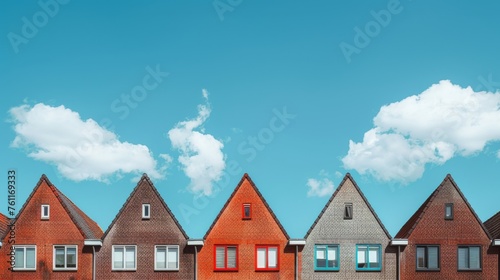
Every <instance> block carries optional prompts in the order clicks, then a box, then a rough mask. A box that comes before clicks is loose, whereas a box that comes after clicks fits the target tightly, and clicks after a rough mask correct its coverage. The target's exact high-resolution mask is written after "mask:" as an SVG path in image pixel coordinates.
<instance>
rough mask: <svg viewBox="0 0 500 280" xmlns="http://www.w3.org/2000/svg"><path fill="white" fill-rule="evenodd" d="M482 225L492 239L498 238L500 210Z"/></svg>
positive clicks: (499, 233) (499, 234)
mask: <svg viewBox="0 0 500 280" xmlns="http://www.w3.org/2000/svg"><path fill="white" fill-rule="evenodd" d="M484 226H485V227H486V229H487V230H488V232H489V233H490V235H491V237H492V238H494V239H499V238H500V211H499V212H498V213H496V214H495V215H493V216H492V217H491V218H489V219H488V220H486V221H485V222H484Z"/></svg>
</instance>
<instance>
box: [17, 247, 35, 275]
mask: <svg viewBox="0 0 500 280" xmlns="http://www.w3.org/2000/svg"><path fill="white" fill-rule="evenodd" d="M13 247H14V250H15V249H17V248H24V266H25V267H24V268H19V267H14V268H13V269H14V270H18V271H36V253H37V250H36V245H15V246H13ZM26 248H35V268H26Z"/></svg>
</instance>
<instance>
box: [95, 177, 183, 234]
mask: <svg viewBox="0 0 500 280" xmlns="http://www.w3.org/2000/svg"><path fill="white" fill-rule="evenodd" d="M143 182H145V183H147V184H148V185H149V186H150V187H151V189H152V190H153V192H154V194H155V195H156V196H157V197H158V199H160V202H161V204H162V205H163V207H165V210H167V213H168V214H169V215H170V216H171V217H172V219H173V220H174V222H175V224H176V225H177V227H178V228H179V229H180V231H181V232H182V234H183V235H184V237H185V238H186V239H189V237H188V235H187V234H186V232H185V231H184V229H183V228H182V226H181V224H180V223H179V221H177V219H176V218H175V215H174V213H172V211H170V208H168V205H167V203H165V201H164V200H163V198H162V197H161V195H160V193H159V192H158V190H157V189H156V187H155V186H154V184H153V182H152V181H151V179H149V177H148V175H147V174H146V173H144V174H142V177H141V179H140V180H139V182H138V183H137V185H136V186H135V188H134V190H133V191H132V193H130V195H129V197H128V198H127V200H126V201H125V203H124V204H123V206H122V208H121V209H120V211H119V212H118V214H116V216H115V218H114V219H113V221H112V222H111V224H110V225H109V227H108V229H107V230H106V232H104V235H103V236H102V240H104V238H106V236H107V235H108V233H109V231H110V230H111V228H113V226H114V225H115V223H116V221H117V220H118V217H120V216H121V214H122V212H123V211H124V210H125V208H126V207H127V205H128V204H129V202H130V200H132V198H133V197H134V195H135V193H136V192H137V190H138V189H139V187H140V186H141V185H142V183H143Z"/></svg>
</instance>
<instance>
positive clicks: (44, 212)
mask: <svg viewBox="0 0 500 280" xmlns="http://www.w3.org/2000/svg"><path fill="white" fill-rule="evenodd" d="M49 215H50V211H49V205H48V204H42V220H48V219H49Z"/></svg>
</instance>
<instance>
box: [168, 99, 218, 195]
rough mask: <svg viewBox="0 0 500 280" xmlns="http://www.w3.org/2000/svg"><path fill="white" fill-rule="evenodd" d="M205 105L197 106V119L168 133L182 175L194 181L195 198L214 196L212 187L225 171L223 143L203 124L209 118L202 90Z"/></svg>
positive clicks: (180, 123) (181, 124) (191, 183)
mask: <svg viewBox="0 0 500 280" xmlns="http://www.w3.org/2000/svg"><path fill="white" fill-rule="evenodd" d="M203 97H204V98H205V100H206V101H207V104H205V105H198V116H197V117H196V118H195V119H192V120H187V121H183V122H179V123H178V124H177V125H176V126H175V127H174V128H172V129H171V130H170V131H169V132H168V137H169V139H170V141H171V142H172V146H173V147H174V148H176V149H178V150H179V151H180V153H181V154H180V156H179V158H178V160H179V162H180V163H181V165H182V167H183V171H184V173H185V174H186V176H188V177H189V178H190V180H191V182H190V185H189V190H190V191H192V192H193V193H196V194H203V195H211V194H212V192H213V185H214V183H215V182H217V181H218V180H220V178H221V176H222V173H223V171H224V168H225V167H226V163H225V156H224V154H223V152H222V148H223V147H224V145H223V143H222V142H221V141H219V140H217V139H216V138H215V137H213V136H212V135H210V134H207V133H204V129H203V127H202V125H203V123H204V122H205V121H206V120H207V118H208V117H209V116H210V112H211V109H210V106H209V104H208V99H207V98H208V92H207V91H206V90H203Z"/></svg>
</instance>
